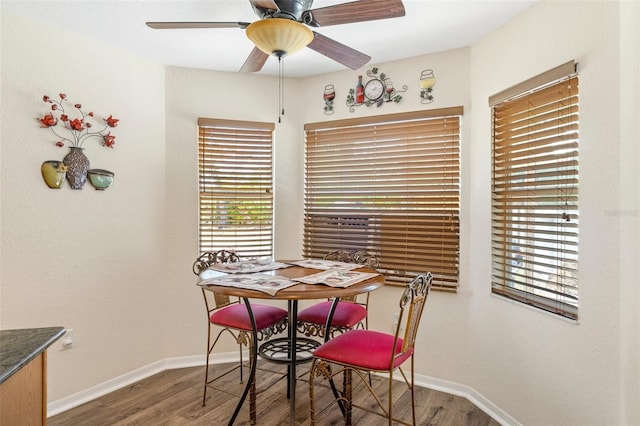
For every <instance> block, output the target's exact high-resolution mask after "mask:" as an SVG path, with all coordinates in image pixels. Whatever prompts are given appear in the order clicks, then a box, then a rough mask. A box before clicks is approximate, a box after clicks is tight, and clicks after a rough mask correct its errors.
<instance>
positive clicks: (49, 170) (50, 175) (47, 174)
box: [40, 160, 68, 189]
mask: <svg viewBox="0 0 640 426" xmlns="http://www.w3.org/2000/svg"><path fill="white" fill-rule="evenodd" d="M40 170H41V171H42V177H43V178H44V181H45V183H46V184H47V186H48V187H49V188H54V189H60V188H61V187H62V184H63V183H64V178H65V176H66V174H67V170H68V167H67V166H66V165H65V164H64V163H63V162H62V161H58V160H48V161H45V162H44V163H42V167H40Z"/></svg>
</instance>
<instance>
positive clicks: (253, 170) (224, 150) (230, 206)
mask: <svg viewBox="0 0 640 426" xmlns="http://www.w3.org/2000/svg"><path fill="white" fill-rule="evenodd" d="M274 127H275V126H274V124H272V123H257V122H248V121H235V120H217V119H211V118H199V119H198V172H199V173H198V174H199V190H200V197H199V198H200V202H199V214H200V223H199V249H200V252H201V253H202V252H205V251H212V250H219V249H229V250H234V251H235V252H236V253H238V255H239V256H241V257H249V258H263V257H271V256H272V254H273V196H272V191H271V188H272V146H273V143H272V142H273V141H272V139H273V130H274Z"/></svg>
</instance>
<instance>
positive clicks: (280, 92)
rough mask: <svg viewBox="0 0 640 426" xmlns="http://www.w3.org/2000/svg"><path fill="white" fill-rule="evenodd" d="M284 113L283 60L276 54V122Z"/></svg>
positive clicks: (279, 120)
mask: <svg viewBox="0 0 640 426" xmlns="http://www.w3.org/2000/svg"><path fill="white" fill-rule="evenodd" d="M283 115H284V61H283V60H282V56H278V123H281V122H282V120H281V118H282V116H283Z"/></svg>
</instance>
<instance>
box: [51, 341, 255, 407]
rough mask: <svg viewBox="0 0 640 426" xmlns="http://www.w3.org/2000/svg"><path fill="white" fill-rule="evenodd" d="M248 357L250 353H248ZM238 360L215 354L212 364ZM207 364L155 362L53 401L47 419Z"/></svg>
mask: <svg viewBox="0 0 640 426" xmlns="http://www.w3.org/2000/svg"><path fill="white" fill-rule="evenodd" d="M247 356H248V353H247ZM237 359H238V352H229V353H226V354H215V355H212V356H211V359H210V361H209V362H210V363H214V364H224V363H228V362H234V361H236V360H237ZM204 362H205V357H204V356H188V357H180V358H167V359H164V360H161V361H157V362H154V363H152V364H149V365H146V366H144V367H142V368H138V369H137V370H133V371H130V372H129V373H126V374H123V375H121V376H118V377H114V378H113V379H109V380H107V381H106V382H103V383H100V384H98V385H95V386H92V387H90V388H88V389H85V390H83V391H80V392H77V393H74V394H72V395H69V396H66V397H64V398H61V399H58V400H56V401H52V402H50V403H48V404H47V417H52V416H55V415H56V414H60V413H62V412H64V411H67V410H70V409H72V408H75V407H77V406H79V405H82V404H84V403H86V402H89V401H92V400H94V399H96V398H99V397H101V396H104V395H106V394H108V393H111V392H113V391H115V390H118V389H121V388H123V387H125V386H128V385H130V384H132V383H135V382H138V381H140V380H143V379H146V378H147V377H151V376H153V375H154V374H158V373H160V372H162V371H165V370H172V369H175V368H187V367H198V366H203V365H204Z"/></svg>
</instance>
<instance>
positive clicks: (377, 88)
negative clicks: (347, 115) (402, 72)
mask: <svg viewBox="0 0 640 426" xmlns="http://www.w3.org/2000/svg"><path fill="white" fill-rule="evenodd" d="M366 74H367V77H369V78H370V79H369V80H368V81H367V82H366V83H365V82H363V81H362V76H361V75H359V76H358V82H357V84H356V87H355V89H353V88H351V89H349V95H348V96H347V102H346V103H347V106H348V107H349V111H350V112H354V111H355V107H358V106H362V105H366V106H367V107H370V106H372V105H375V106H377V107H381V106H382V105H384V104H385V103H387V102H395V103H398V102H400V101H401V100H402V96H401V95H400V93H402V92H406V91H407V85H406V84H405V85H403V86H402V87H401V89H400V90H398V89H397V88H396V87H395V86H394V84H393V82H392V81H391V79H390V78H389V77H388V76H387V75H386V74H385V73H383V72H381V73H380V74H378V68H372V69H371V70H367V73H366Z"/></svg>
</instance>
